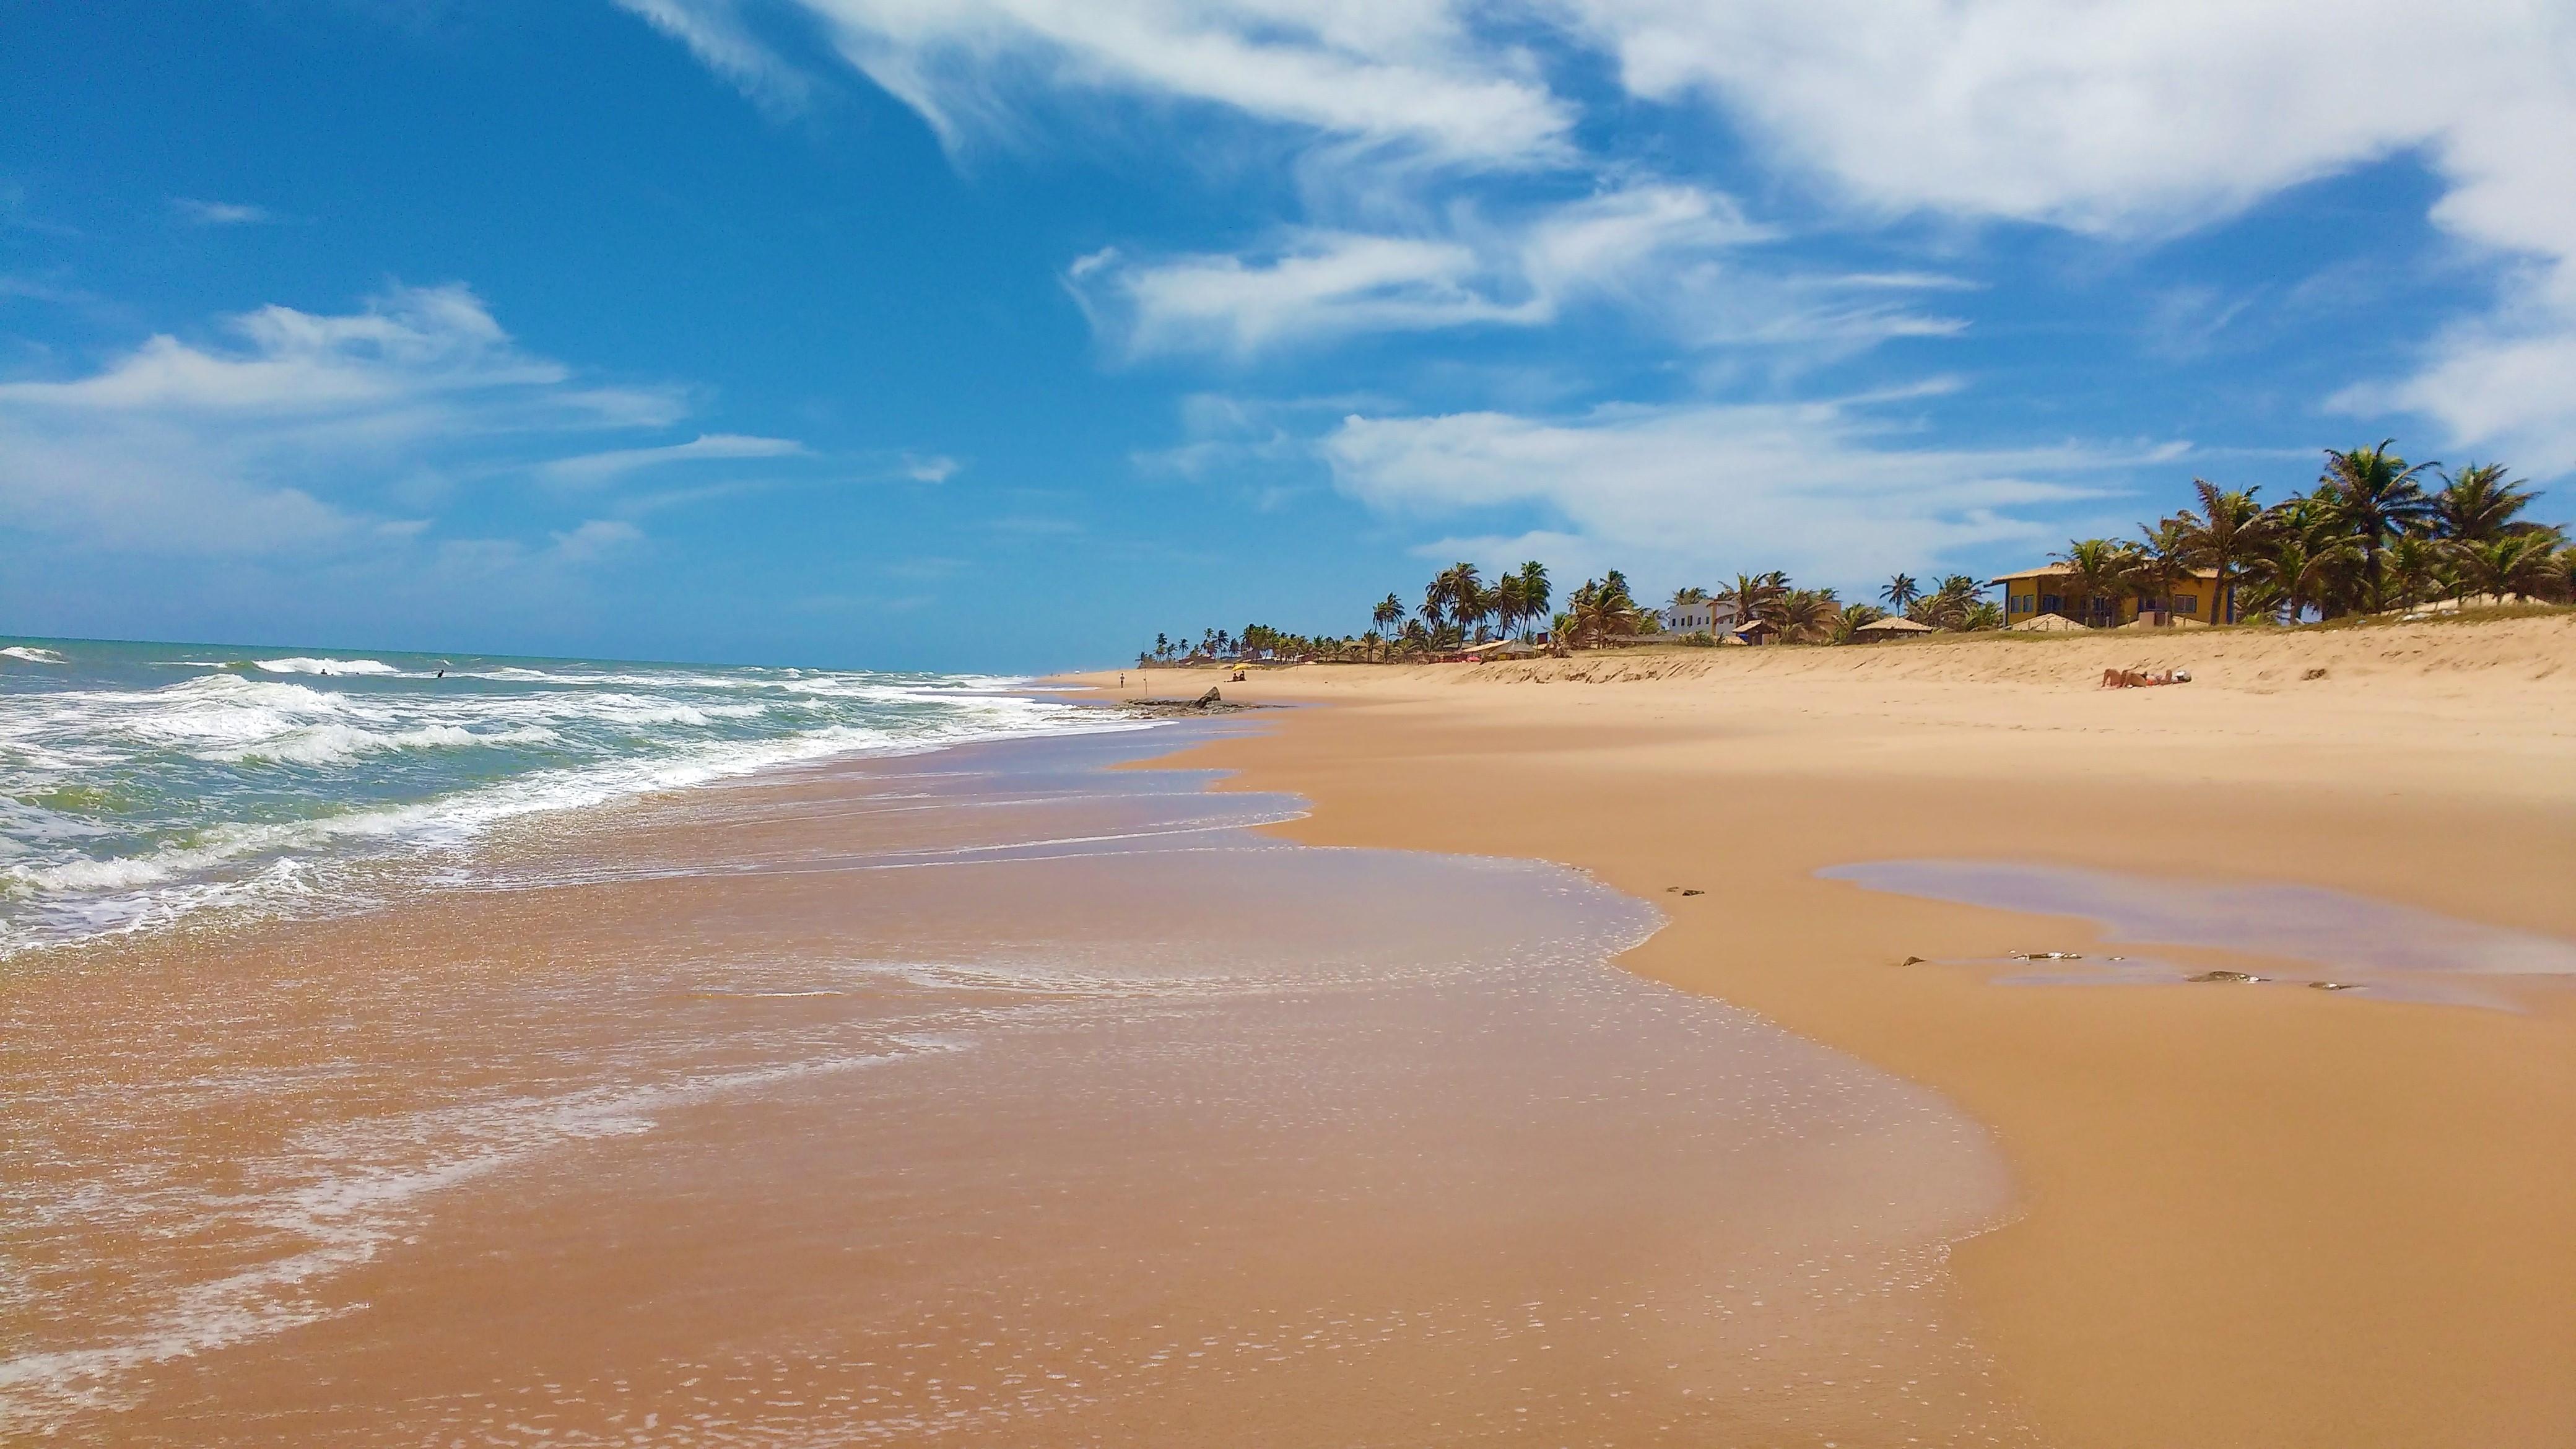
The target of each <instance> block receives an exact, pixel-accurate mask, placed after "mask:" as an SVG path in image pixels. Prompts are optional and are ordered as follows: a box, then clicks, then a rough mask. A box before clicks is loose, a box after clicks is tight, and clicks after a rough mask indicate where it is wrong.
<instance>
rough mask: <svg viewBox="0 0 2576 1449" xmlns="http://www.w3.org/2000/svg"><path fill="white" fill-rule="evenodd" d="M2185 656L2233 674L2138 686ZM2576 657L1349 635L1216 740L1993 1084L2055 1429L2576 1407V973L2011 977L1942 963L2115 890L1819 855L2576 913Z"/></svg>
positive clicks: (2528, 622) (1952, 1086) (2515, 1426)
mask: <svg viewBox="0 0 2576 1449" xmlns="http://www.w3.org/2000/svg"><path fill="white" fill-rule="evenodd" d="M2174 666H2180V667H2184V668H2187V669H2190V670H2191V671H2193V672H2194V674H2195V682H2194V683H2192V684H2189V685H2185V686H2180V687H2175V688H2164V689H2149V690H2126V691H2102V690H2099V689H2097V688H2096V687H2095V685H2096V684H2097V682H2098V680H2099V679H2100V677H2101V672H2102V670H2104V669H2105V668H2112V667H2119V668H2136V667H2147V668H2165V667H2174ZM2571 666H2576V621H2571V620H2569V619H2567V618H2565V617H2563V616H2561V617H2556V618H2535V619H2522V620H2510V621H2490V622H2480V623H2442V624H2425V625H2409V626H2401V627H2388V628H2367V629H2353V630H2343V631H2316V630H2309V631H2300V632H2297V633H2278V632H2272V631H2256V630H2246V631H2210V632H2198V631H2192V632H2179V633H2173V634H2160V633H2149V632H2121V633H2118V634H2114V635H2088V636H2078V637H2071V638H2052V639H1996V638H1989V639H1982V640H1971V641H1949V640H1939V641H1928V642H1924V643H1899V644H1890V645H1876V646H1865V647H1855V648H1843V649H1797V648H1781V649H1761V650H1710V651H1681V650H1653V651H1634V652H1629V653H1624V654H1622V653H1610V654H1600V655H1585V656H1578V657H1576V658H1573V659H1570V660H1538V661H1532V662H1527V663H1516V664H1495V665H1485V666H1424V667H1411V668H1394V667H1378V668H1369V667H1333V666H1312V667H1306V668H1298V669H1289V670H1280V671H1261V672H1257V673H1255V674H1254V675H1253V677H1252V678H1251V679H1250V680H1248V681H1247V682H1245V683H1243V684H1233V683H1226V684H1224V685H1223V688H1224V689H1225V691H1226V694H1227V696H1228V697H1229V698H1230V699H1239V700H1245V701H1253V702H1261V701H1279V702H1324V703H1329V704H1332V705H1334V706H1336V707H1334V708H1331V709H1319V710H1304V711H1297V712H1293V713H1286V714H1281V715H1277V716H1269V717H1268V718H1271V719H1275V720H1276V721H1277V724H1276V727H1275V729H1274V730H1273V731H1272V732H1271V733H1269V734H1267V735H1264V736H1262V737H1258V738H1250V739H1244V740H1239V741H1233V742H1228V743H1224V744H1220V745H1216V746H1214V747H1211V748H1208V749H1206V750H1203V751H1200V752H1198V753H1197V754H1196V755H1194V756H1193V757H1191V759H1192V762H1193V763H1207V764H1215V765H1222V766H1226V767H1230V768H1233V769H1236V770H1239V771H1240V772H1241V774H1240V776H1239V779H1238V783H1239V784H1240V785H1241V786H1242V787H1244V788H1253V789H1266V790H1288V791H1294V792H1297V793H1299V794H1302V795H1304V796H1307V797H1309V798H1311V799H1312V800H1313V801H1314V802H1315V810H1314V813H1313V814H1312V816H1311V817H1310V818H1308V819H1305V820H1302V821H1299V822H1296V823H1295V824H1293V825H1289V826H1287V827H1284V828H1285V830H1286V831H1287V833H1288V834H1290V835H1292V836H1294V837H1295V838H1297V839H1301V840H1309V841H1317V842H1330V843H1351V844H1370V845H1392V846H1405V847H1413V848H1419V849H1424V850H1433V851H1456V852H1472V853H1480V854H1503V855H1517V856H1528V857H1536V858H1542V859H1547V860H1554V861H1561V862H1566V863H1570V864H1574V865H1577V866H1580V867H1582V868H1584V869H1586V870H1588V871H1590V872H1592V873H1593V874H1595V875H1596V876H1597V877H1598V878H1599V879H1601V880H1603V881H1604V882H1606V883H1608V884H1610V885H1613V886H1615V887H1617V888H1619V889H1621V890H1624V891H1627V892H1630V893H1633V894H1636V895H1638V896H1641V897H1644V898H1647V899H1651V900H1654V901H1657V902H1659V903H1662V904H1664V905H1665V906H1666V908H1667V909H1668V911H1669V912H1670V915H1671V924H1670V925H1669V927H1668V928H1667V929H1665V930H1664V931H1662V932H1661V933H1660V934H1658V935H1656V936H1655V937H1653V938H1652V939H1651V940H1649V941H1648V942H1647V943H1646V944H1644V945H1643V946H1641V947H1640V948H1638V949H1636V950H1635V951H1633V952H1631V953H1630V954H1629V955H1628V956H1627V957H1626V958H1625V960H1626V964H1628V965H1629V966H1630V967H1632V968H1633V969H1635V970H1636V971H1639V972H1641V973H1643V974H1645V975H1648V976H1650V977H1654V978H1656V979H1660V980H1664V981H1670V982H1674V983H1678V984H1681V985H1683V986H1686V987H1688V988H1690V989H1692V990H1695V991H1701V992H1707V993H1711V994H1714V995H1717V996H1720V997H1723V998H1724V999H1726V1000H1727V1001H1730V1002H1733V1003H1737V1004H1739V1005H1743V1006H1747V1007H1750V1008H1752V1009H1754V1010H1756V1011H1758V1012H1760V1013H1762V1014H1763V1015H1765V1016H1767V1017H1768V1018H1770V1019H1771V1020H1773V1021H1776V1022H1779V1023H1781V1024H1783V1025H1785V1026H1787V1027H1788V1028H1790V1029H1791V1030H1793V1031H1795V1032H1798V1033H1800V1034H1802V1035H1805V1036H1807V1037H1809V1038H1812V1039H1813V1040H1815V1041H1818V1042H1822V1043H1825V1044H1827V1045H1830V1046H1833V1047H1836V1048H1839V1049H1841V1050H1844V1051H1848V1052H1851V1053H1853V1054H1855V1055H1857V1056H1859V1057H1861V1058H1863V1059H1865V1060H1867V1061H1869V1062H1872V1063H1875V1064H1877V1065H1879V1066H1882V1067H1885V1068H1888V1069H1890V1070H1892V1071H1895V1072H1897V1073H1900V1074H1902V1075H1903V1076H1905V1077H1908V1078H1910V1079H1913V1080H1915V1081H1918V1082H1922V1083H1925V1084H1928V1085H1930V1086H1932V1087H1934V1088H1936V1089H1938V1090H1939V1091H1940V1092H1942V1093H1944V1094H1945V1095H1947V1096H1948V1097H1949V1098H1950V1099H1951V1100H1953V1101H1955V1102H1957V1103H1959V1104H1961V1105H1962V1106H1964V1107H1965V1108H1966V1109H1967V1110H1968V1111H1970V1112H1971V1113H1973V1114H1974V1115H1976V1116H1977V1117H1979V1118H1982V1119H1983V1120H1984V1121H1986V1122H1987V1123H1989V1124H1991V1125H1992V1126H1993V1127H1994V1128H1995V1129H1997V1131H1998V1132H1999V1135H2000V1139H2001V1142H2002V1144H2003V1148H2004V1150H2005V1152H2006V1154H2007V1155H2008V1157H2009V1159H2010V1161H2011V1163H2012V1165H2013V1168H2014V1171H2015V1173H2016V1175H2017V1178H2018V1183H2019V1192H2020V1199H2021V1203H2020V1213H2019V1216H2018V1219H2017V1220H2016V1221H2014V1222H2013V1223H2011V1224H2010V1225H2009V1226H2007V1227H2004V1228H2002V1229H2001V1230H1999V1231H1996V1232H1993V1233H1991V1234H1989V1235H1987V1236H1985V1237H1983V1238H1980V1239H1978V1240H1976V1241H1975V1242H1973V1243H1971V1244H1968V1245H1967V1246H1966V1247H1964V1248H1963V1249H1962V1250H1961V1251H1960V1253H1959V1254H1958V1260H1957V1265H1958V1270H1959V1272H1960V1274H1961V1278H1962V1281H1963V1284H1964V1287H1965V1291H1966V1295H1967V1299H1968V1305H1969V1309H1970V1312H1971V1316H1972V1319H1973V1321H1974V1326H1975V1328H1976V1331H1977V1333H1978V1334H1979V1336H1980V1338H1981V1339H1982V1341H1983V1342H1984V1343H1985V1344H1986V1345H1987V1347H1989V1348H1990V1349H1991V1350H1992V1351H1993V1352H1994V1353H1995V1355H1996V1357H1997V1361H1998V1363H1999V1366H2000V1369H1999V1371H2000V1374H2001V1377H2002V1380H2003V1383H2004V1385H2005V1387H2006V1389H2007V1391H2008V1392H2009V1393H2010V1394H2011V1395H2012V1396H2013V1397H2014V1398H2015V1399H2017V1400H2018V1402H2019V1403H2020V1404H2021V1405H2022V1406H2023V1408H2024V1409H2025V1411H2026V1412H2027V1413H2028V1414H2029V1416H2030V1418H2031V1420H2032V1421H2033V1423H2034V1424H2035V1425H2036V1427H2037V1429H2038V1432H2039V1435H2040V1437H2041V1438H2042V1439H2044V1440H2046V1441H2047V1442H2052V1443H2057V1444H2063V1445H2070V1446H2106V1449H2107V1446H2136V1449H2167V1446H2178V1445H2192V1446H2237V1445H2242V1446H2248V1449H2253V1446H2279V1445H2318V1446H2327V1445H2332V1446H2369V1445H2387V1446H2392V1449H2393V1446H2427V1445H2458V1446H2463V1449H2466V1446H2479V1449H2491V1446H2508V1445H2531V1446H2559V1445H2565V1444H2568V1443H2570V1442H2576V1151H2571V1144H2576V1000H2571V995H2576V993H2570V992H2568V991H2565V990H2557V989H2526V990H2522V991H2520V992H2519V993H2518V998H2519V1001H2520V1006H2521V1009H2519V1010H2513V1011H2508V1010H2493V1009H2474V1008H2465V1007H2458V1006H2432V1005H2420V1004H2412V1003H2405V1002H2391V1001H2386V1000H2371V999H2367V994H2366V993H2331V994H2330V993H2325V992H2316V991H2303V990H2296V989H2275V988H2268V987H2242V986H2233V985H2198V986H2171V987H2157V988H2148V989H2121V990H2088V989H2073V988H2064V989H2060V988H2045V987H2040V988H2033V987H2008V986H1999V985H1995V984H1991V982H1990V978H1992V977H1994V976H1996V975H1998V974H1999V972H1998V971H1997V970H1996V969H1994V968H1990V967H1975V966H1938V965H1927V964H1916V965H1910V966H1909V965H1902V964H1900V963H1903V962H1905V961H1906V960H1907V959H1908V958H1909V957H1920V958H1929V959H1930V960H1935V961H1941V960H1964V959H1977V958H2001V957H2004V956H2006V955H2007V954H2008V953H2010V952H2013V951H2016V950H2021V951H2028V950H2060V949H2062V950H2077V951H2085V950H2088V949H2089V950H2090V952H2091V953H2092V954H2095V955H2099V954H2101V953H2102V951H2103V946H2102V944H2101V942H2100V939H2099V932H2098V931H2097V930H2096V929H2095V928H2093V927H2091V926H2090V925H2088V924H2086V923H2085V922H2082V921H2078V920H2070V919H2068V918H2065V917H2043V916H2032V915H2023V914H2015V913H2010V912H2003V911H1996V910H1989V909H1977V908H1970V907H1966V906H1959V905H1950V904H1942V903H1939V902H1933V901H1925V900H1916V899H1910V898H1906V897H1901V896H1891V895H1886V894H1878V893H1872V892H1865V891H1863V890H1860V889H1859V888H1857V887H1855V886H1853V885H1851V884H1848V883H1845V882H1841V881H1833V880H1823V879H1819V878H1817V876H1816V874H1815V873H1816V872H1817V871H1818V870H1819V869H1821V868H1825V867H1830V866H1835V865H1840V864H1845V863H1850V862H1857V861H1871V860H1884V859H1891V858H1909V857H1926V858H1942V857H1964V858H1984V859H2003V860H2031V861H2042V862H2049V863H2056V864H2064V865H2076V866H2085V867H2091V868H2100V869H2107V870H2116V871H2122V872H2131V873H2138V874H2143V875H2147V876H2169V877H2197V878H2210V877H2215V878H2223V879H2229V880H2240V881H2269V882H2281V883H2288V884H2300V885H2308V886H2319V887H2331V888H2335V889H2338V890H2342V891H2347V892H2352V893H2355V894H2359V895H2364V896H2368V897H2371V898H2374V899H2378V900H2384V901H2388V902H2394V903H2398V904H2401V905H2406V906H2412V907H2417V908H2421V909H2423V910H2427V911H2433V912H2440V913H2443V914H2445V915H2449V916H2454V917H2459V918H2463V919H2466V920H2470V921H2476V922H2484V923H2489V924H2492V925H2494V926H2499V927H2509V928H2514V929H2518V930H2522V931H2529V932H2538V933H2547V934H2550V935H2553V936H2556V937H2561V938H2570V937H2576V886H2571V870H2572V869H2576V667H2571ZM1092 678H1093V679H1094V680H1095V682H1099V683H1103V684H1105V683H1107V682H1108V679H1107V677H1106V676H1093V677H1092ZM1208 680H1209V675H1208V674H1207V673H1206V672H1200V671H1183V670H1157V671H1153V672H1152V673H1151V674H1150V675H1146V676H1142V677H1139V676H1136V675H1133V674H1131V675H1130V682H1131V684H1135V685H1139V686H1142V687H1141V688H1137V689H1134V690H1132V691H1131V692H1134V693H1154V694H1169V695H1184V694H1193V695H1194V694H1196V693H1197V692H1198V691H1199V689H1201V688H1203V687H1204V685H1205V684H1206V683H1207V682H1208ZM1674 887H1688V888H1692V889H1696V890H1701V891H1704V892H1705V894H1702V895H1697V896H1680V895H1678V894H1675V893H1674V892H1673V890H1672V888H1674ZM2244 964H2246V965H2247V966H2248V967H2249V968H2255V967H2263V966H2264V963H2260V962H2247V963H2244ZM2265 969H2268V968H2265ZM2564 984H2565V983H2559V985H2561V986H2563V985H2564Z"/></svg>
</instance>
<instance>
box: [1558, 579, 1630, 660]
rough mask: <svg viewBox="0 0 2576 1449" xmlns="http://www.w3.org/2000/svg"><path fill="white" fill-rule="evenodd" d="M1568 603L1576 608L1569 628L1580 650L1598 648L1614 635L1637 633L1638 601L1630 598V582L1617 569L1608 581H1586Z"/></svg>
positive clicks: (1570, 618) (1569, 621)
mask: <svg viewBox="0 0 2576 1449" xmlns="http://www.w3.org/2000/svg"><path fill="white" fill-rule="evenodd" d="M1566 602H1567V603H1569V604H1571V605H1573V612H1572V613H1571V614H1570V615H1568V616H1567V626H1568V628H1569V629H1570V630H1571V632H1572V633H1573V635H1574V639H1573V642H1574V643H1575V644H1576V645H1578V646H1579V647H1582V648H1587V649H1597V648H1599V647H1601V646H1602V645H1604V644H1607V643H1609V642H1610V640H1611V638H1612V637H1613V636H1615V635H1620V634H1634V633H1636V632H1637V601H1636V600H1634V599H1631V598H1629V597H1628V581H1627V580H1626V579H1624V578H1621V577H1620V576H1619V574H1618V572H1617V571H1616V570H1613V571H1612V572H1611V574H1610V576H1609V577H1608V578H1606V579H1586V580H1584V583H1583V587H1581V588H1579V589H1576V590H1575V591H1574V597H1573V598H1571V599H1569V600H1567V601H1566Z"/></svg>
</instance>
